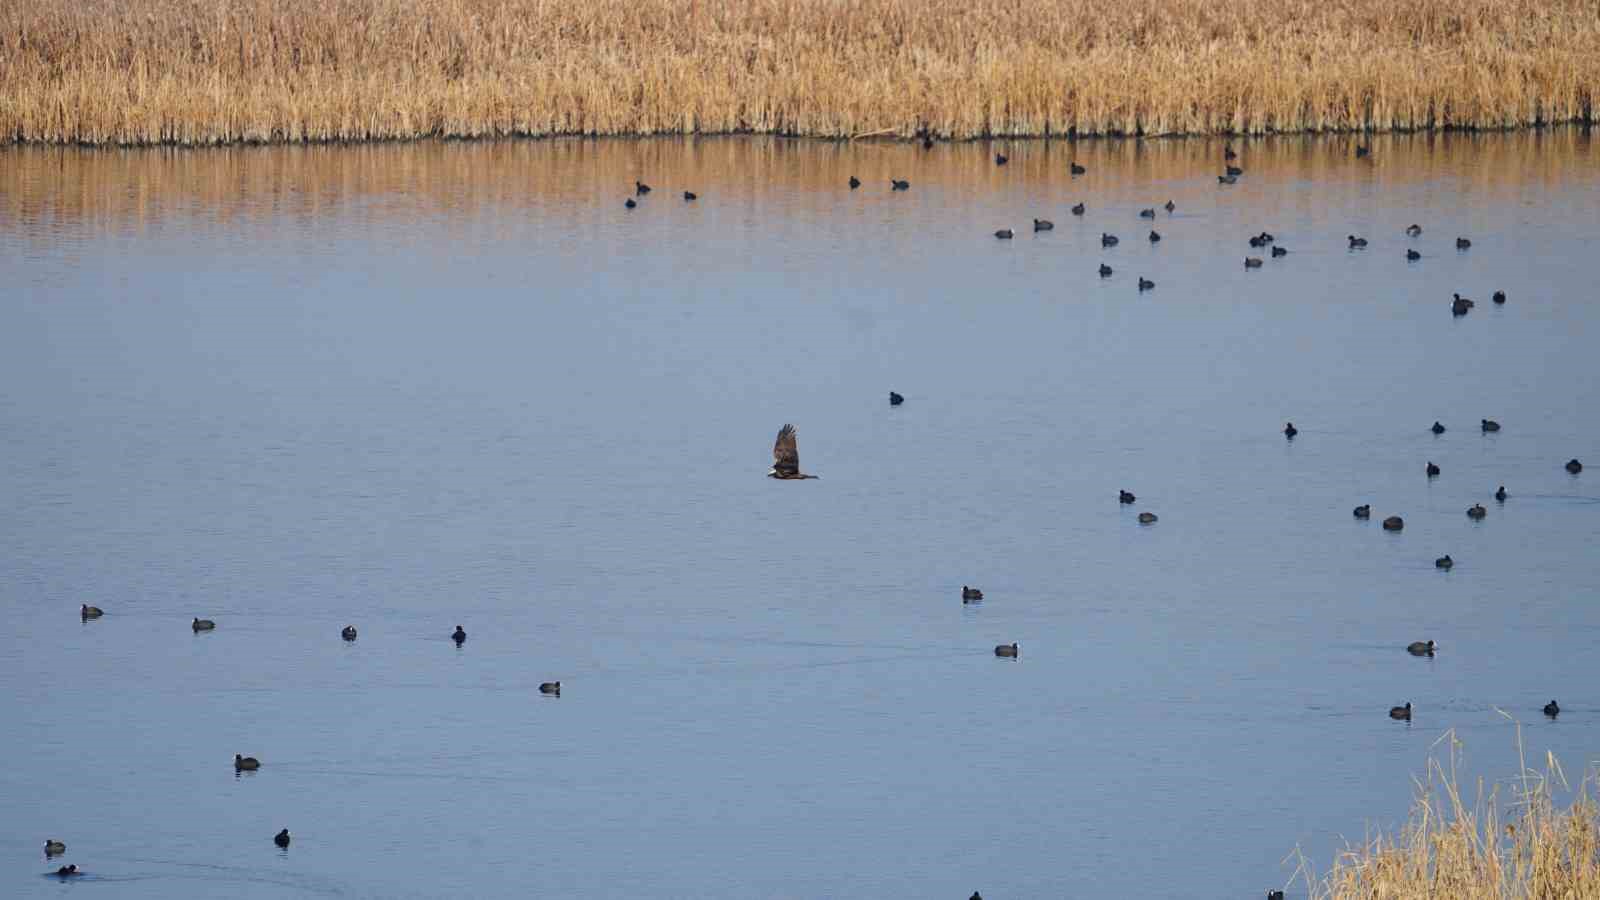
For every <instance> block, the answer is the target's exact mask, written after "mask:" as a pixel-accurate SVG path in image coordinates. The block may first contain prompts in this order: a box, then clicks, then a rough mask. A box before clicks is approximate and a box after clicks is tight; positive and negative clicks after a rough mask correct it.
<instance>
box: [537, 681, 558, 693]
mask: <svg viewBox="0 0 1600 900" xmlns="http://www.w3.org/2000/svg"><path fill="white" fill-rule="evenodd" d="M539 693H541V694H554V695H556V696H557V697H559V696H561V682H559V681H546V682H545V683H543V684H541V685H539Z"/></svg>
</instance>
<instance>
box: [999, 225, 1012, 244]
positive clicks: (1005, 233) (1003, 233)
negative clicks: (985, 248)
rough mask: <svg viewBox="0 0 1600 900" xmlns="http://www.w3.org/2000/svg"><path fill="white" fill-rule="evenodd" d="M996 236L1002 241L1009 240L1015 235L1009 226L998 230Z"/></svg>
mask: <svg viewBox="0 0 1600 900" xmlns="http://www.w3.org/2000/svg"><path fill="white" fill-rule="evenodd" d="M994 236H995V237H997V238H999V239H1000V240H1002V241H1009V240H1011V238H1012V237H1013V235H1012V233H1011V229H1009V228H1002V229H1000V230H999V231H996V232H995V233H994Z"/></svg>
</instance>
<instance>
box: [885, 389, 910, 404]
mask: <svg viewBox="0 0 1600 900" xmlns="http://www.w3.org/2000/svg"><path fill="white" fill-rule="evenodd" d="M904 402H906V398H904V397H902V396H900V395H899V394H896V393H895V392H894V391H890V392H889V405H890V406H899V405H900V404H902V403H904Z"/></svg>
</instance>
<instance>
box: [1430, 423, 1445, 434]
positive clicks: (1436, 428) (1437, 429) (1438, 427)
mask: <svg viewBox="0 0 1600 900" xmlns="http://www.w3.org/2000/svg"><path fill="white" fill-rule="evenodd" d="M1428 430H1429V431H1431V432H1433V433H1434V434H1444V426H1443V425H1440V424H1439V423H1438V422H1437V421H1435V422H1434V423H1433V427H1432V428H1430V429H1428Z"/></svg>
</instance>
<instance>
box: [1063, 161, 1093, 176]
mask: <svg viewBox="0 0 1600 900" xmlns="http://www.w3.org/2000/svg"><path fill="white" fill-rule="evenodd" d="M1068 171H1070V172H1072V174H1074V175H1082V174H1083V173H1085V172H1087V171H1089V170H1088V169H1085V168H1084V167H1083V166H1080V165H1078V164H1077V163H1073V164H1072V165H1071V167H1070V168H1069V169H1068Z"/></svg>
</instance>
